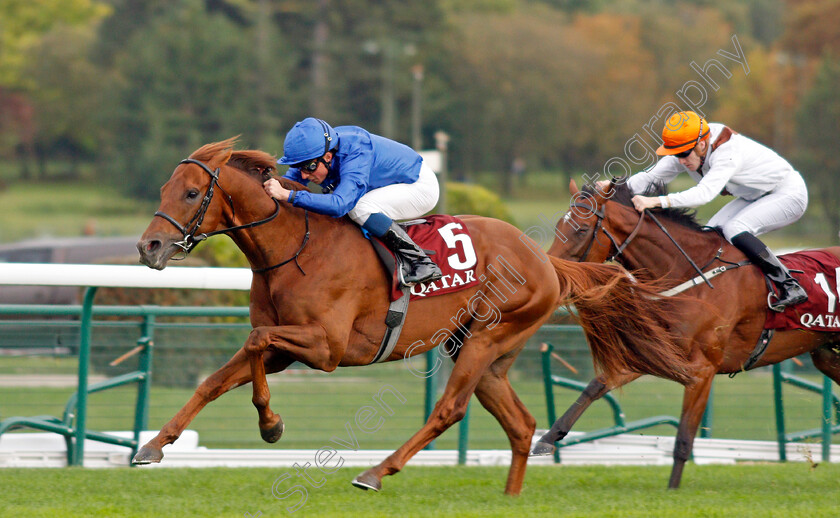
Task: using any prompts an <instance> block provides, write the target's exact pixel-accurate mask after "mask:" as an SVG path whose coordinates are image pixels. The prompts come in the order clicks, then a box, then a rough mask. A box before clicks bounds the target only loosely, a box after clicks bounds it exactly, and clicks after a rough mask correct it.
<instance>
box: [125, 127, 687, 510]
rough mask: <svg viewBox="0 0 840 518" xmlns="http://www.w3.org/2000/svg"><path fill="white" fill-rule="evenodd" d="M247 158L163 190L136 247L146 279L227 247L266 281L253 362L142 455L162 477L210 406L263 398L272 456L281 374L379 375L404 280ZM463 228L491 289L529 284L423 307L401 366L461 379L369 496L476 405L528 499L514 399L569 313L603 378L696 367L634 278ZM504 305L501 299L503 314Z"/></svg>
mask: <svg viewBox="0 0 840 518" xmlns="http://www.w3.org/2000/svg"><path fill="white" fill-rule="evenodd" d="M234 143H235V139H228V140H226V141H223V142H218V143H214V144H207V145H205V146H203V147H201V148H200V149H198V150H197V151H195V152H194V153H193V154H192V155H191V157H190V158H189V159H187V160H184V161H182V162H181V164H180V165H179V166H177V167H176V169H175V171H174V172H173V173H172V177H171V178H170V179H169V181H168V182H166V184H165V185H164V186H163V187H162V189H161V204H160V209H159V211H158V212H157V213H156V214H155V216H159V217H155V218H153V220H152V222H151V223H150V225H149V227H148V228H147V229H146V231H145V233H144V234H143V236H142V237H141V239H140V241H139V243H138V245H137V246H138V250H139V251H140V260H141V262H142V263H144V264H146V265H147V266H149V267H151V268H156V269H163V268H164V267H165V266H166V264H167V262H168V261H169V259H170V258H172V257H173V256H174V255H176V254H177V253H179V252H189V250H191V249H192V247H193V246H195V244H196V243H197V242H198V241H200V240H202V239H203V238H204V237H206V236H207V235H210V234H214V233H227V234H228V235H229V236H230V237H231V238H232V239H233V241H234V242H235V243H236V244H237V246H238V247H239V248H240V249H241V250H242V252H243V253H244V254H245V256H246V257H247V259H248V261H249V262H250V265H251V268H252V270H254V274H253V281H252V285H251V302H250V308H251V313H250V318H251V325H252V326H253V330H252V332H251V333H250V335H249V337H248V339H247V341H246V342H245V344H244V346H243V347H242V349H241V350H239V351H238V352H237V353H236V354H235V355H234V356H233V357H232V358H231V359H230V360H229V361H228V362H227V363H226V364H225V365H224V366H223V367H222V368H220V369H219V370H218V371H216V372H215V373H214V374H212V375H211V376H210V377H208V378H207V379H206V380H205V381H204V382H202V383H201V385H200V386H199V387H198V389H197V390H196V391H195V394H194V395H193V396H192V398H191V399H190V400H189V401H188V402H187V403H186V405H185V406H184V407H183V408H182V409H181V410H180V411H179V412H178V413H177V414H176V415H175V416H174V417H173V418H172V420H171V421H169V422H168V423H167V424H166V425H164V427H163V428H162V429H161V431H160V433H158V435H157V436H156V437H155V438H153V439H152V440H151V441H149V442H148V443H147V444H146V445H144V446H143V447H142V448H141V449H140V451H139V452H138V453H137V455H136V456H135V458H134V463H136V464H147V463H150V462H160V460H161V458H162V457H163V453H162V451H161V448H162V447H163V446H165V445H167V444H170V443H172V442H174V441H175V440H176V439H177V438H178V436H179V435H180V434H181V432H183V430H184V429H185V428H186V426H187V425H188V424H189V422H190V421H191V420H192V419H193V418H194V417H195V416H196V414H197V413H198V412H199V411H200V410H201V409H202V408H203V407H204V406H205V405H206V404H207V403H209V402H210V401H212V400H214V399H216V398H217V397H219V396H220V395H222V394H223V393H224V392H227V391H228V390H231V389H233V388H235V387H238V386H240V385H244V384H246V383H249V382H250V383H251V384H252V386H253V403H254V406H255V407H256V409H257V413H258V414H259V429H260V433H261V435H262V437H263V439H264V440H265V441H267V442H275V441H277V440H278V439H279V438H280V436H281V434H282V433H283V429H284V424H283V421H282V420H281V418H280V416H279V415H278V414H275V413H274V412H273V411H272V409H271V408H270V407H269V397H270V394H269V390H268V385H267V383H266V374H268V373H275V372H279V371H282V370H284V369H286V368H287V367H288V366H289V365H290V364H292V363H293V362H295V361H299V362H301V363H303V364H305V365H307V366H308V367H310V368H313V369H319V370H323V371H327V372H330V371H333V370H334V369H335V368H336V367H344V366H354V365H367V364H370V363H371V362H372V360H373V359H374V357H375V356H376V355H377V352H378V349H379V342H380V340H381V338H382V336H383V334H384V333H385V330H386V327H385V323H384V322H385V317H386V311H387V309H388V300H389V291H390V280H389V279H388V278H387V276H386V274H385V271H384V269H383V268H382V267H381V266H380V265H379V264H378V261H379V259H378V258H377V256H376V253H375V251H374V249H373V247H372V246H371V244H370V242H368V241H367V240H366V239H365V238H364V237H363V235H362V233H361V232H360V231H359V229H358V227H356V226H355V225H353V224H352V222H350V220H349V219H347V218H341V219H337V218H332V217H328V216H322V215H318V214H311V213H308V212H307V211H305V210H303V209H301V208H297V207H293V206H292V205H290V204H288V203H285V202H278V201H276V200H273V199H271V198H270V197H268V196H267V195H266V194H265V192H264V190H263V188H262V183H263V181H264V180H265V179H266V178H267V177H268V175H269V174H270V171H271V170H272V169H273V168H274V164H275V159H274V157H272V156H270V155H268V154H267V153H263V152H261V151H255V150H247V151H234V150H233V146H234ZM281 182H283V183H284V185H285V186H287V187H288V188H293V189H302V188H303V186H301V185H299V184H296V183H294V182H289V181H287V180H281ZM214 193H219V196H215V197H214ZM463 223H464V224H465V225H466V226H467V227H468V229H469V232H470V234H471V237H472V245H473V247H474V250H475V254H476V257H477V265H476V278H479V279H484V278H485V275H487V276H492V275H494V273H493V272H496V273H498V272H500V271H501V268H498V269H495V268H493V267H492V265H493V264H495V263H498V262H499V261H504V263H505V264H506V265H507V271H508V272H516V273H515V275H514V276H515V277H516V279H508V280H506V281H505V282H507V285H505V287H502V286H503V283H502V282H501V281H498V282H497V284H498V286H495V287H492V288H491V286H490V285H489V283H488V284H487V285H486V286H483V285H481V284H479V285H478V286H477V287H471V288H468V289H463V290H461V291H457V292H453V293H449V294H442V295H439V296H437V297H434V298H427V299H422V300H417V301H414V302H412V303H411V306H410V308H409V311H408V315H407V318H406V322H405V326H404V328H403V330H402V334H401V336H400V339H399V341H398V343H397V346H396V348H395V349H394V350H393V352H392V353H391V354H390V356H388V357H387V360H388V361H395V360H402V359H404V358H407V357H410V356H411V355H415V354H420V353H423V352H425V351H427V350H430V349H432V348H433V347H435V346H436V345H439V344H441V343H445V346H446V347H447V348H448V351H450V352H451V351H454V352H455V353H454V354H453V358H454V360H455V365H454V367H453V369H452V373H451V376H450V378H449V381H448V383H447V385H446V388H445V390H444V393H443V395H442V396H441V398H440V400H439V401H438V403H437V405H436V406H435V408H434V411H433V412H432V414H431V416H430V417H429V420H428V422H426V424H425V425H424V426H423V427H422V428H421V429H420V430H419V431H418V432H417V433H416V434H415V435H414V436H412V437H411V438H410V439H409V440H408V442H406V443H405V444H404V445H403V446H402V447H400V448H399V449H398V450H396V451H395V452H394V453H393V454H392V455H390V456H389V457H388V458H386V459H385V460H384V461H383V462H382V463H380V464H379V465H377V466H375V467H373V468H371V469H369V470H367V471H366V472H364V473H362V474H361V475H360V476H358V477H356V479H355V480H354V481H353V484H354V485H356V486H357V487H360V488H363V489H374V490H379V489H380V488H381V479H382V477H383V476H385V475H392V474H394V473H397V472H398V471H400V470H401V469H402V468H403V466H404V465H405V464H406V462H408V460H409V459H410V458H411V457H412V456H413V455H414V454H415V453H417V452H418V451H420V450H421V449H422V448H423V447H425V446H426V445H427V444H429V442H430V441H432V440H433V439H434V438H435V437H437V436H439V435H440V434H441V433H443V432H444V431H445V430H446V429H447V428H449V427H450V426H452V424H453V423H455V422H457V421H459V420H460V419H461V418H462V417H463V416H464V414H465V412H466V408H467V404H468V402H469V399H470V397H471V396H472V394H473V393H475V394H476V396H477V397H478V400H479V401H480V402H481V404H482V405H483V406H484V407H485V408H486V409H487V410H488V411H489V412H490V413H491V414H493V416H495V417H496V419H497V420H498V421H499V423H500V424H501V425H502V428H503V429H504V430H505V432H506V433H507V435H508V438H509V439H510V444H511V449H512V451H513V457H512V461H511V467H510V471H509V474H508V479H507V484H506V486H505V492H506V493H509V494H518V493H519V492H520V490H521V487H522V481H523V478H524V475H525V465H526V462H527V458H528V451H529V448H530V442H531V438H532V435H533V433H534V428H535V420H534V418H533V417H532V416H531V414H530V413H529V412H528V410H527V409H526V408H525V406H524V405H523V404H522V402H521V401H520V400H519V398H518V397H517V396H516V394H515V393H514V391H513V388H512V387H511V385H510V382H509V381H508V377H507V371H508V369H509V368H510V366H511V364H512V363H513V361H514V359H515V358H516V356H517V355H518V354H519V352H520V351H521V350H522V348H523V346H524V345H525V341H526V339H527V338H528V337H530V336H531V335H532V334H533V333H534V332H535V331H536V330H537V329H538V328H539V327H540V326H541V325H542V324H543V323H544V322H545V321H546V319H548V318H549V316H550V315H551V314H552V313H553V312H554V310H555V309H556V308H557V306H558V305H559V304H560V303H574V304H576V305H577V308H578V311H579V314H580V317H581V320H582V322H581V323H582V325H583V327H584V330H585V332H586V333H587V336H588V337H589V340H590V341H591V343H592V344H593V347H595V348H596V349H597V350H610V351H612V352H611V355H610V356H609V357H607V358H602V357H601V356H596V361H597V360H598V359H602V360H603V363H602V364H601V367H602V368H603V371H604V372H606V373H608V374H610V375H612V374H613V373H614V372H617V371H620V370H624V369H627V368H628V363H627V362H628V361H629V362H631V364H632V362H637V361H639V360H638V358H644V359H645V361H648V362H651V363H653V364H655V365H658V368H657V372H658V374H660V375H662V376H665V377H669V378H672V379H675V380H678V381H684V380H685V379H686V378H685V375H684V370H683V369H684V367H685V363H686V362H685V359H684V358H683V357H682V355H681V351H679V350H678V349H677V348H676V347H674V346H672V345H670V341H669V337H668V335H667V331H666V330H665V329H664V328H663V327H661V326H659V325H658V324H657V323H656V322H655V320H653V319H645V318H642V319H640V318H638V317H637V312H638V311H640V310H642V311H656V308H657V307H658V305H659V303H658V302H657V301H656V300H655V299H652V298H650V295H651V294H652V293H653V292H652V291H651V290H649V289H646V287H645V286H643V285H639V284H634V283H633V281H632V280H631V279H629V278H628V277H627V276H626V274H625V273H624V272H623V271H622V270H621V269H619V268H617V267H614V266H609V265H583V264H577V263H572V262H567V261H562V260H559V259H556V258H549V257H548V256H547V255H545V253H544V252H542V251H541V250H538V249H537V247H535V244H534V243H533V242H530V241H529V242H527V243H526V241H523V240H522V239H521V238H522V237H523V236H522V233H521V232H520V231H519V230H517V229H516V228H515V227H513V226H512V225H509V224H507V223H504V222H502V221H498V220H494V219H490V218H483V217H477V216H465V217H463ZM462 245H463V246H466V245H465V244H464V243H462ZM456 253H461V254H464V253H465V250H460V251H457V250H456ZM444 259H445V258H444ZM304 272H305V273H304ZM497 277H498V276H497ZM491 291H492V292H493V293H496V294H500V295H501V296H497V300H495V301H494V300H491V299H490V296H489V294H490V292H491ZM641 337H644V338H643V339H642V338H641ZM418 344H419V345H418Z"/></svg>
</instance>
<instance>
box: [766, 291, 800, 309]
mask: <svg viewBox="0 0 840 518" xmlns="http://www.w3.org/2000/svg"><path fill="white" fill-rule="evenodd" d="M774 298H775V299H776V303H775V304H774V303H773V299H774ZM807 300H808V297H807V294H806V296H805V298H804V299H802V300H798V301H795V302H787V303H785V304H781V303H780V302H781V301H780V300H779V297H778V296H777V295H776V294H775V293H774V292H772V291H770V292H768V293H767V307H768V308H770V309H771V310H772V311H775V312H776V313H784V311H785V309H787V308H789V307H791V306H796V305H797V304H802V303H803V302H805V301H807Z"/></svg>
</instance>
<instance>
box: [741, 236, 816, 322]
mask: <svg viewBox="0 0 840 518" xmlns="http://www.w3.org/2000/svg"><path fill="white" fill-rule="evenodd" d="M732 244H733V245H735V246H737V247H738V249H739V250H740V251H742V252H744V254H745V255H746V256H747V258H748V259H749V260H750V261H752V263H753V264H754V265H756V266H758V267H759V268H760V269H761V271H762V272H764V274H765V275H766V276H767V277H768V278H769V279H770V280H771V281H773V282H774V283H775V284H776V286H778V287H779V299H778V301H776V302H775V303H772V304H771V305H770V309H772V310H773V311H784V309H785V308H786V307H787V306H793V305H794V304H799V303H801V302H805V301H806V300H808V294H807V293H805V289H804V288H803V287H802V286H801V285H800V284H799V281H797V280H796V279H794V278H793V276H791V274H790V272H789V271H788V269H787V268H785V266H784V265H783V264H782V263H781V262H780V261H779V259H778V258H777V257H776V256H775V255H774V254H773V252H771V251H770V249H769V248H767V246H766V245H765V244H764V243H762V242H761V240H760V239H758V238H757V237H755V236H754V235H752V234H750V233H749V232H741V233H740V234H738V235H737V236H735V237H733V238H732Z"/></svg>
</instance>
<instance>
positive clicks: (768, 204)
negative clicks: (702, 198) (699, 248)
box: [709, 171, 808, 242]
mask: <svg viewBox="0 0 840 518" xmlns="http://www.w3.org/2000/svg"><path fill="white" fill-rule="evenodd" d="M807 207H808V188H807V187H806V186H805V180H803V179H802V176H801V175H800V174H799V173H798V172H797V171H793V172H792V173H791V174H790V175H788V177H787V178H786V179H785V180H784V181H783V182H782V183H780V184H779V185H778V186H777V187H776V188H775V189H773V190H772V191H770V192H769V193H767V194H765V195H764V196H762V197H761V198H759V199H757V200H753V201H749V200H745V199H743V198H735V199H734V200H732V201H731V202H729V203H727V204H726V205H724V206H723V208H722V209H720V210H719V211H718V212H717V214H715V215H714V216H712V219H710V220H709V226H710V227H720V229H721V231H722V232H723V236H724V237H725V238H726V240H727V241H729V242H732V238H733V237H734V236H737V235H738V234H740V233H741V232H750V233H752V234H753V235H755V236H758V235H761V234H764V233H766V232H770V231H771V230H776V229H777V228H782V227H785V226H787V225H790V224H791V223H793V222H794V221H796V220H798V219H799V218H801V217H802V215H803V214H804V213H805V209H806V208H807Z"/></svg>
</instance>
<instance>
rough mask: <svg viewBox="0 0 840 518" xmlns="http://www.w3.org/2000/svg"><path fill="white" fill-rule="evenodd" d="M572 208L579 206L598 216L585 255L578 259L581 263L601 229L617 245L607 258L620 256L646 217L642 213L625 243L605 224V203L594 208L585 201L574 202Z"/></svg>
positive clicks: (609, 259) (610, 259)
mask: <svg viewBox="0 0 840 518" xmlns="http://www.w3.org/2000/svg"><path fill="white" fill-rule="evenodd" d="M571 208H578V209H584V210H587V211H589V212H591V213H592V214H594V215H595V217H596V218H597V221H596V222H595V230H593V231H592V238H591V239H590V240H589V243H588V244H587V245H586V250H584V252H583V255H582V256H581V257H580V259H578V262H580V263H582V262H584V261H585V260H586V256H588V255H589V251H590V250H592V245H593V244H595V239H596V238H597V237H598V231H599V230H600V231H601V232H603V233H604V235H605V236H607V239H609V240H610V242H611V243H612V245H613V247H615V253H614V254H613V255H611V256H610V257H608V258H607V260H608V261H612V260H613V259H615V258H616V257H618V256H620V255H621V253H622V252H624V249H626V248H627V245H629V244H630V242H631V241H633V239H635V237H636V234H638V233H639V229H640V228H641V227H642V220H644V217H645V214H644V213H642V214H641V217H639V222H638V223H636V228H634V229H633V232H631V233H630V234H629V235H628V236H627V238H626V239H625V240H624V242H623V243H621V244H618V240H616V238H615V237H613V235H612V234H610V231H609V230H607V227H605V226H604V225H603V221H604V217H605V215H604V206H603V205H602V206H600V207H597V208H595V209H593V208H592V207H591V206H590V205H586V204H583V203H572V204H571Z"/></svg>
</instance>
